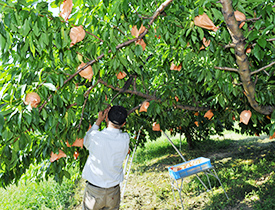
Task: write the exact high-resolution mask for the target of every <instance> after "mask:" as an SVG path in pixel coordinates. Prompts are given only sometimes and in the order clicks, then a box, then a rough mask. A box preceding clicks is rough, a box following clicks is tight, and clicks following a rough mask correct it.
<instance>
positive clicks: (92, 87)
mask: <svg viewBox="0 0 275 210" xmlns="http://www.w3.org/2000/svg"><path fill="white" fill-rule="evenodd" d="M98 83H99V81H98V80H97V81H96V83H95V84H94V85H93V86H91V87H89V89H88V90H87V91H86V92H85V93H84V97H85V98H88V96H89V94H90V92H91V90H92V89H94V88H95V87H96V86H97V84H98Z"/></svg>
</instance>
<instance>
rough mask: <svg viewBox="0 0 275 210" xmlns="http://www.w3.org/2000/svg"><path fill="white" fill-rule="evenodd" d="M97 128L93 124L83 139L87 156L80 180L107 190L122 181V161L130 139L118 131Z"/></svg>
mask: <svg viewBox="0 0 275 210" xmlns="http://www.w3.org/2000/svg"><path fill="white" fill-rule="evenodd" d="M98 128H99V127H98V126H97V125H95V124H94V125H93V126H92V128H91V129H90V130H89V131H88V132H87V133H86V136H85V137H84V146H85V147H86V149H88V150H89V156H88V159H87V161H86V164H85V166H84V169H83V172H82V178H84V179H86V180H87V181H88V182H90V183H92V184H94V185H96V186H99V187H103V188H109V187H113V186H115V185H117V184H119V183H120V182H122V181H123V176H124V174H123V161H124V159H125V157H126V155H127V153H128V150H129V142H130V138H129V135H128V134H127V133H123V132H122V131H121V130H119V129H115V128H105V129H103V130H102V131H98Z"/></svg>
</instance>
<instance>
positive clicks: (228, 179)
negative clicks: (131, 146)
mask: <svg viewBox="0 0 275 210" xmlns="http://www.w3.org/2000/svg"><path fill="white" fill-rule="evenodd" d="M173 141H174V143H175V145H176V146H177V147H179V141H178V140H173ZM153 144H154V143H152V145H153ZM152 145H150V147H149V150H146V149H144V150H142V151H138V153H137V161H136V163H137V164H138V165H139V166H138V167H137V168H136V170H137V171H141V172H150V171H154V170H156V169H157V170H158V171H160V172H164V171H167V167H168V166H171V165H175V164H178V163H181V162H183V160H182V159H181V158H180V156H179V155H178V154H177V153H176V151H175V150H174V148H173V147H172V145H170V144H162V145H161V146H159V145H156V146H155V147H154V146H152ZM182 154H183V156H184V157H185V158H186V159H187V160H190V159H194V158H197V157H208V158H210V159H211V163H212V165H214V167H215V169H216V172H217V174H218V177H219V178H220V180H221V182H222V184H223V186H224V188H225V190H226V192H227V194H228V196H229V198H230V199H229V200H227V199H226V197H225V195H224V193H223V191H222V190H220V189H221V186H220V183H219V182H218V180H217V179H215V178H214V177H210V181H211V185H212V187H213V188H214V195H213V196H212V198H211V202H210V203H207V204H206V205H204V206H203V208H202V206H201V207H199V208H198V209H244V210H245V209H253V210H254V209H255V210H265V209H266V210H269V209H275V198H274V195H275V182H274V178H275V175H274V170H275V163H274V159H275V141H272V140H268V139H266V137H247V138H244V139H241V140H232V139H224V140H222V141H221V140H219V141H217V140H207V141H204V142H199V143H197V144H196V148H195V149H194V150H188V147H187V145H186V143H185V144H183V145H182ZM150 161H151V162H150ZM143 163H144V164H143ZM199 176H200V177H201V179H202V180H203V182H204V183H207V178H206V176H205V175H203V173H200V175H199ZM190 179H191V181H190V182H192V183H193V184H192V186H191V187H190V189H189V190H192V189H193V190H196V189H197V188H198V186H199V185H201V183H200V182H199V181H198V179H197V178H196V177H195V176H192V177H190ZM217 189H219V190H217ZM217 191H218V192H217ZM193 205H196V204H195V203H194V204H193ZM188 208H190V209H196V207H195V206H192V205H189V206H188Z"/></svg>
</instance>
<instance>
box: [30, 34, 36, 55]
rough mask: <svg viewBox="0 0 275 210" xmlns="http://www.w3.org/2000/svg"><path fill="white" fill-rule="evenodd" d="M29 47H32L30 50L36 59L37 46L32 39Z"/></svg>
mask: <svg viewBox="0 0 275 210" xmlns="http://www.w3.org/2000/svg"><path fill="white" fill-rule="evenodd" d="M29 45H30V49H31V52H32V54H33V57H35V46H34V44H33V42H32V40H31V38H29Z"/></svg>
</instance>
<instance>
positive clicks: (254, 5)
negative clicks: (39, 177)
mask: <svg viewBox="0 0 275 210" xmlns="http://www.w3.org/2000/svg"><path fill="white" fill-rule="evenodd" d="M58 9H59V12H58V14H56V13H55V12H54V13H53V12H52V11H53V10H55V11H56V10H58ZM0 11H1V15H0V50H1V58H0V63H1V67H0V71H1V76H0V84H1V85H0V100H1V103H0V163H1V167H0V176H1V180H4V181H3V185H7V184H9V183H11V182H12V181H13V180H15V181H16V180H18V179H19V178H20V176H21V175H22V173H24V171H25V170H26V168H28V166H29V165H30V164H32V163H34V162H35V161H37V162H42V161H45V164H48V167H45V171H46V173H45V174H46V175H49V174H55V175H56V176H55V179H56V180H58V181H60V180H62V178H63V177H64V176H68V173H67V171H66V170H65V168H66V166H67V165H70V164H73V163H74V162H75V161H76V162H78V163H79V164H80V166H83V165H82V164H83V163H84V162H85V161H84V159H85V158H86V157H87V152H86V150H84V149H82V148H81V146H79V145H81V142H83V137H84V135H85V133H86V131H87V129H88V128H89V126H90V124H92V123H93V122H94V119H95V118H96V116H97V113H98V112H99V111H100V110H104V109H106V108H107V107H108V106H110V105H114V104H119V105H123V106H124V107H125V108H126V109H127V110H128V114H129V116H128V119H127V124H126V126H125V129H126V130H127V131H128V132H129V133H130V134H131V133H134V131H135V130H137V129H138V128H140V126H141V125H143V129H144V134H145V133H146V135H148V136H149V138H150V139H155V138H157V137H158V136H160V132H158V131H160V130H170V131H171V134H176V133H184V134H185V136H186V138H187V141H188V144H189V146H190V147H191V146H192V139H201V138H205V137H207V136H208V135H210V134H213V132H214V133H219V132H221V131H222V130H223V129H233V125H234V122H235V121H238V122H239V124H240V126H241V129H242V130H241V132H246V133H249V134H254V133H261V132H263V133H267V134H269V135H270V136H272V135H273V133H274V131H275V124H274V120H275V114H274V107H275V99H274V95H275V93H274V92H275V91H274V90H275V84H274V63H275V62H274V53H273V52H274V44H275V36H274V33H275V31H274V28H275V27H274V19H275V15H274V14H275V13H274V12H275V8H274V3H273V1H271V0H266V1H264V2H257V1H256V2H250V1H246V2H239V1H230V0H221V1H219V2H217V1H212V2H211V1H210V2H208V1H206V2H205V1H197V2H193V1H173V0H166V1H164V0H144V1H129V0H109V1H105V0H104V1H102V0H93V1H88V2H86V1H82V0H80V1H75V0H65V1H63V0H56V1H53V2H51V3H48V2H47V1H36V0H28V1H25V0H21V1H17V2H13V1H0ZM209 114H210V115H209ZM153 125H155V126H156V127H152V126H153ZM145 130H146V132H145ZM146 139H147V138H146V136H145V135H143V136H142V137H141V144H143V143H144V142H145V141H146ZM68 145H69V146H68ZM71 145H72V146H71ZM59 154H60V155H59ZM50 158H51V159H50ZM50 160H51V161H50Z"/></svg>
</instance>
